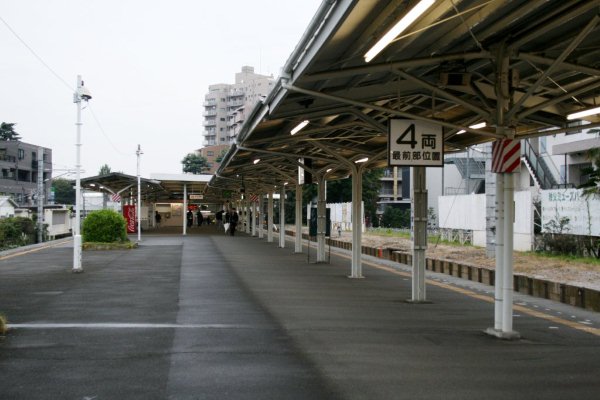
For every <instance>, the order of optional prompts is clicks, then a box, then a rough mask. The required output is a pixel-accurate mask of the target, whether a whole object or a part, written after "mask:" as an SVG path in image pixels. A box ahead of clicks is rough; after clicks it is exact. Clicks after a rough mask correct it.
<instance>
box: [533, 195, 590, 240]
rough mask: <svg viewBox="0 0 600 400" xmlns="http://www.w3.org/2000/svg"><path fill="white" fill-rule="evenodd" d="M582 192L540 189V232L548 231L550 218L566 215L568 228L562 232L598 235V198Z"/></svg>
mask: <svg viewBox="0 0 600 400" xmlns="http://www.w3.org/2000/svg"><path fill="white" fill-rule="evenodd" d="M582 193H583V191H582V190H581V189H555V190H542V191H541V198H542V232H548V229H547V228H546V227H547V224H548V223H549V222H551V221H552V220H555V221H557V220H559V219H560V218H564V217H566V218H569V224H568V225H567V228H568V229H569V230H568V231H567V232H564V233H569V234H573V235H584V236H587V235H591V236H600V198H599V197H598V196H590V197H585V196H583V195H582ZM557 222H558V221H557Z"/></svg>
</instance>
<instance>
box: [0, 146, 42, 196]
mask: <svg viewBox="0 0 600 400" xmlns="http://www.w3.org/2000/svg"><path fill="white" fill-rule="evenodd" d="M39 148H40V147H39V146H36V145H34V144H29V143H24V142H21V141H18V140H8V141H0V195H6V196H10V197H11V198H12V199H13V200H14V201H15V202H16V203H17V204H18V205H19V206H31V205H33V204H34V203H35V199H36V197H37V195H38V193H37V192H38V188H37V180H38V171H39V170H38V161H37V160H38V151H39ZM42 149H43V151H44V155H43V167H42V168H43V176H42V179H43V187H44V193H43V194H44V195H46V197H44V198H46V199H47V194H49V193H50V185H51V178H52V150H51V149H48V148H42Z"/></svg>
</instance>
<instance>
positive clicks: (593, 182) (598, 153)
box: [579, 148, 600, 196]
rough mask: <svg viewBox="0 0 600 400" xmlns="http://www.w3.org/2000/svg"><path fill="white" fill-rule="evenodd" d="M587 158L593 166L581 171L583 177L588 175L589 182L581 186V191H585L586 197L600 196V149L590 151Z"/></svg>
mask: <svg viewBox="0 0 600 400" xmlns="http://www.w3.org/2000/svg"><path fill="white" fill-rule="evenodd" d="M587 158H588V159H589V160H590V161H591V162H592V166H591V167H587V168H583V169H582V170H581V174H582V175H588V181H587V182H586V183H583V184H581V185H579V189H583V194H584V195H585V196H591V195H595V194H600V148H594V149H589V150H588V152H587Z"/></svg>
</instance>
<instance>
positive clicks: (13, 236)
mask: <svg viewBox="0 0 600 400" xmlns="http://www.w3.org/2000/svg"><path fill="white" fill-rule="evenodd" d="M35 232H36V230H35V224H34V222H33V221H32V220H31V219H29V218H23V217H9V218H3V219H0V243H1V244H0V248H1V249H9V248H12V247H18V246H25V245H28V244H31V243H34V241H35Z"/></svg>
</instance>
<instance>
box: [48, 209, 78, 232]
mask: <svg viewBox="0 0 600 400" xmlns="http://www.w3.org/2000/svg"><path fill="white" fill-rule="evenodd" d="M71 222H72V219H71V212H70V211H69V210H67V209H46V210H44V223H45V224H48V235H49V236H51V237H54V236H58V235H67V234H68V233H69V232H70V230H71Z"/></svg>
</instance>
